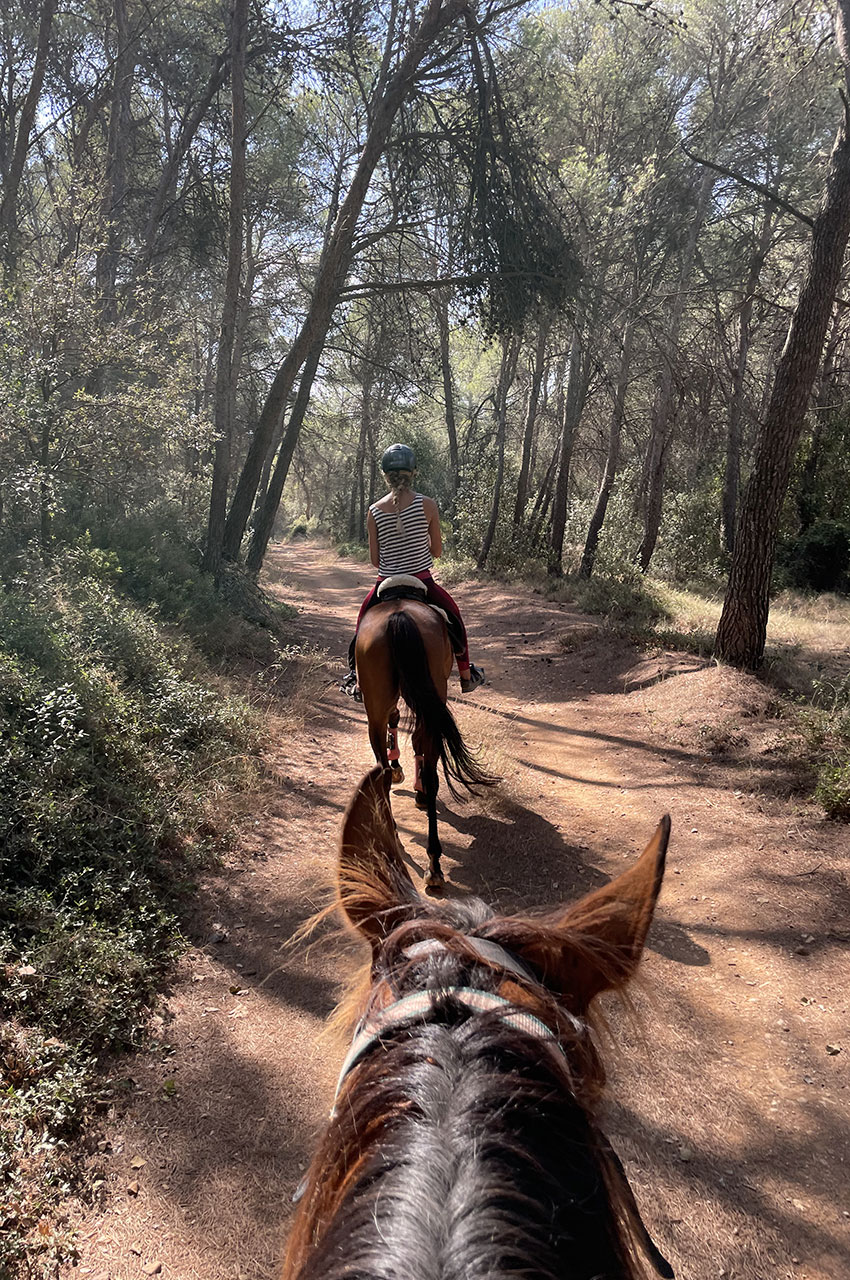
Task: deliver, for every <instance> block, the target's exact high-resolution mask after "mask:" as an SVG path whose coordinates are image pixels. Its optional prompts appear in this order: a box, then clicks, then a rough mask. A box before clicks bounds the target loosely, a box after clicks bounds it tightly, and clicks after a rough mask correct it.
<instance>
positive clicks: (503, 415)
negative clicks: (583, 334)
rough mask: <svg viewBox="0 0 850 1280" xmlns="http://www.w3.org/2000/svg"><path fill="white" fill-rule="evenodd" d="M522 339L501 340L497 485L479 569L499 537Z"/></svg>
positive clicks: (497, 399)
mask: <svg viewBox="0 0 850 1280" xmlns="http://www.w3.org/2000/svg"><path fill="white" fill-rule="evenodd" d="M520 344H521V339H520V338H516V337H513V338H504V339H503V340H502V363H501V367H500V369H499V382H498V386H497V388H496V404H495V415H496V484H495V487H494V490H493V502H492V504H491V507H490V521H489V523H488V525H487V532H486V533H485V534H484V541H483V542H482V544H481V550H480V552H479V553H478V561H477V567H478V568H479V569H484V568H485V567H486V565H487V557H488V556H489V555H490V548H491V547H492V545H493V538H494V537H495V536H496V526H497V524H498V521H499V505H500V501H501V494H502V482H503V481H504V478H505V435H506V432H507V422H508V395H509V393H510V389H511V387H512V385H513V381H514V378H515V377H516V367H517V361H518V360H519V349H520Z"/></svg>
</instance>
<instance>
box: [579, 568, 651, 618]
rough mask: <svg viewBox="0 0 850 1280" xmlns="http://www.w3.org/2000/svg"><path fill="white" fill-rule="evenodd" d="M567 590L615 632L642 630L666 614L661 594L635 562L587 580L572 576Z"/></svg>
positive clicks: (581, 606)
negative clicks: (598, 615)
mask: <svg viewBox="0 0 850 1280" xmlns="http://www.w3.org/2000/svg"><path fill="white" fill-rule="evenodd" d="M567 591H568V593H569V598H570V599H571V600H573V601H574V602H575V603H576V604H577V605H578V607H579V608H580V609H583V610H584V611H585V612H586V613H595V614H602V615H603V616H604V617H605V619H606V622H607V623H608V624H609V625H610V626H612V627H613V628H615V629H616V630H618V631H625V632H628V633H632V632H645V631H647V630H648V629H650V628H651V627H652V626H654V624H655V623H657V622H660V621H662V620H664V619H666V618H667V617H669V614H668V613H667V611H666V609H665V607H664V604H663V601H662V600H661V597H660V594H659V593H658V592H657V591H656V590H655V589H654V587H653V586H652V584H651V583H650V582H648V581H647V579H646V578H645V577H644V576H643V574H641V573H640V572H639V571H638V569H637V568H636V567H635V566H634V565H629V566H627V567H623V568H621V569H620V570H619V572H616V573H597V574H594V576H593V577H592V578H590V579H589V580H588V581H584V580H582V579H573V580H572V581H571V583H570V584H569V586H568V588H567Z"/></svg>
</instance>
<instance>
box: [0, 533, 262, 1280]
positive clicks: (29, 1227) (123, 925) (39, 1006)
mask: <svg viewBox="0 0 850 1280" xmlns="http://www.w3.org/2000/svg"><path fill="white" fill-rule="evenodd" d="M115 576H116V565H115V563H114V557H112V556H110V555H108V554H104V553H102V552H100V551H98V550H96V549H93V548H91V547H84V548H82V549H77V550H75V551H69V552H66V553H64V554H63V555H61V556H59V557H57V558H56V559H55V560H54V561H53V562H52V563H51V564H49V565H47V566H45V565H43V564H41V563H39V562H37V561H32V562H27V561H26V560H25V559H20V558H19V559H18V560H17V561H16V563H15V564H14V565H13V566H12V565H10V566H8V567H7V572H6V580H5V584H4V585H5V590H3V591H2V592H0V976H2V982H0V1017H2V1018H3V1019H5V1025H6V1030H5V1032H4V1036H5V1039H4V1040H3V1041H2V1043H0V1096H1V1097H2V1102H1V1103H0V1134H2V1137H0V1164H2V1166H3V1172H4V1174H5V1175H6V1180H7V1182H9V1181H11V1185H12V1186H13V1189H14V1186H15V1185H16V1179H17V1181H18V1182H21V1180H22V1179H23V1180H24V1181H26V1180H29V1181H30V1182H32V1184H33V1185H32V1187H31V1188H30V1190H29V1191H28V1193H27V1196H28V1207H27V1208H26V1211H19V1210H17V1209H13V1210H12V1212H13V1214H14V1221H13V1222H12V1223H6V1224H5V1226H6V1228H7V1231H6V1232H5V1233H4V1232H3V1231H0V1237H2V1238H3V1239H4V1240H5V1241H6V1244H5V1245H4V1249H7V1253H8V1249H11V1254H9V1255H8V1256H7V1257H5V1258H2V1259H0V1272H2V1270H3V1266H4V1265H5V1266H7V1267H11V1266H12V1265H13V1264H14V1265H15V1266H16V1265H17V1263H15V1256H16V1252H17V1253H20V1252H21V1250H24V1251H25V1252H27V1257H28V1263H27V1265H28V1266H29V1268H30V1274H35V1273H37V1271H38V1268H36V1272H33V1266H34V1265H35V1264H34V1263H33V1257H34V1256H36V1255H37V1256H39V1257H40V1258H41V1263H43V1269H42V1272H41V1273H42V1274H47V1273H48V1272H49V1270H50V1267H52V1266H54V1264H55V1261H56V1257H57V1256H58V1254H57V1250H58V1251H59V1253H61V1252H62V1250H63V1249H65V1250H66V1252H67V1247H66V1245H61V1247H60V1242H59V1239H60V1238H59V1237H58V1236H57V1235H56V1232H55V1231H54V1230H53V1228H52V1227H51V1228H49V1229H48V1228H46V1227H43V1228H40V1227H39V1222H40V1221H41V1218H40V1214H41V1209H40V1208H39V1203H40V1200H39V1197H41V1199H42V1200H44V1202H45V1204H47V1203H48V1202H49V1201H50V1200H51V1196H52V1195H53V1190H52V1188H54V1184H57V1179H59V1181H60V1182H61V1181H62V1179H63V1178H65V1173H62V1172H61V1169H64V1168H65V1163H66V1162H65V1159H64V1156H62V1158H61V1159H60V1155H61V1152H62V1151H64V1150H65V1147H64V1145H63V1144H66V1143H67V1141H68V1140H69V1138H70V1135H71V1133H72V1131H74V1129H75V1126H76V1125H77V1124H78V1122H79V1119H80V1117H81V1116H82V1113H83V1108H84V1102H85V1097H86V1096H87V1092H88V1090H89V1083H88V1079H89V1073H90V1071H91V1064H92V1063H93V1062H94V1061H95V1060H96V1059H97V1057H98V1056H99V1055H101V1054H102V1053H104V1052H105V1051H107V1050H116V1049H120V1048H122V1047H127V1046H132V1045H135V1044H138V1043H139V1039H140V1036H141V1035H142V1028H143V1026H144V1022H145V1018H146V1014H147V1010H148V1009H149V1008H150V1006H151V1004H152V1002H153V1001H154V999H155V997H156V993H157V991H158V989H159V988H160V986H161V983H162V979H163V976H164V974H165V973H166V971H167V969H168V967H169V966H170V964H171V963H172V960H173V957H174V955H175V950H176V947H177V946H178V945H179V940H180V927H179V911H180V901H181V896H182V895H185V892H186V890H187V888H188V887H190V885H191V882H192V877H193V876H194V875H195V873H196V870H197V868H198V866H199V865H200V864H201V862H202V861H204V860H206V859H208V858H209V856H210V853H211V852H212V850H213V849H214V848H215V846H216V842H217V841H218V840H219V839H220V837H221V836H222V835H223V826H222V819H221V818H220V817H219V816H218V814H217V810H218V809H220V808H221V799H222V795H223V793H224V791H225V790H227V789H229V788H230V787H232V786H234V785H236V784H238V783H240V782H241V781H244V780H246V779H247V778H249V777H250V776H251V762H252V759H253V755H254V752H255V747H256V729H255V726H254V723H253V718H252V716H251V714H250V712H249V710H248V708H247V707H246V706H245V705H244V704H243V703H241V702H239V701H237V700H235V699H232V698H225V697H223V696H222V695H221V694H220V693H217V692H214V691H213V690H212V689H210V688H209V687H208V686H207V685H206V684H205V683H203V681H202V680H201V679H200V678H199V674H198V673H199V672H201V671H202V670H203V662H202V659H201V658H200V656H199V655H198V653H197V652H196V651H195V650H194V649H193V648H192V647H191V646H190V645H189V644H188V643H187V642H185V641H183V640H178V639H176V638H175V636H174V635H172V634H168V633H167V632H165V631H164V630H163V629H162V627H161V626H160V625H159V624H158V622H157V621H156V620H155V619H154V617H152V615H151V614H150V613H149V612H146V611H145V610H143V609H140V608H138V607H137V606H136V605H134V604H132V603H130V602H129V601H128V600H127V599H126V598H124V597H122V596H121V595H119V594H118V592H117V591H116V589H115V587H114V586H113V585H112V579H113V578H114V577H115ZM23 1060H25V1061H26V1063H27V1064H28V1066H27V1068H26V1071H23V1068H22V1067H21V1062H22V1061H23ZM51 1144H52V1145H51ZM57 1144H58V1145H57ZM16 1152H17V1153H18V1155H17V1156H16V1155H15V1153H16ZM27 1153H29V1154H27ZM45 1153H47V1154H45ZM36 1156H38V1158H37V1159H36V1158H35V1157H36ZM54 1156H56V1159H55V1160H54V1158H53V1157H54ZM48 1157H49V1158H48ZM20 1160H24V1161H26V1162H28V1163H26V1166H25V1168H24V1166H21V1164H20ZM16 1161H17V1163H16ZM57 1162H58V1163H57ZM60 1166H61V1169H60ZM22 1168H24V1173H25V1174H26V1177H24V1173H22V1172H21V1170H22ZM60 1174H61V1176H60ZM66 1181H67V1179H66ZM57 1185H58V1184H57ZM63 1185H64V1184H63ZM12 1229H14V1230H13V1232H12V1235H11V1236H10V1235H8V1231H9V1230H12ZM10 1240H11V1241H12V1244H9V1243H8V1242H9V1241H10ZM25 1240H26V1242H27V1243H26V1247H25V1245H24V1243H23V1242H24V1241H25ZM15 1242H17V1243H15ZM7 1246H8V1248H7ZM33 1251H34V1252H33ZM10 1258H11V1262H10ZM41 1263H39V1267H40V1266H41Z"/></svg>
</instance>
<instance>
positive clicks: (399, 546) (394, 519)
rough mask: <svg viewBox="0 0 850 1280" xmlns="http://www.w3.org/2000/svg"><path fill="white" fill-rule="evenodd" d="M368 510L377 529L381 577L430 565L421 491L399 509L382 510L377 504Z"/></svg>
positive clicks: (431, 560) (420, 570)
mask: <svg viewBox="0 0 850 1280" xmlns="http://www.w3.org/2000/svg"><path fill="white" fill-rule="evenodd" d="M369 510H370V511H371V512H372V516H373V518H374V521H375V525H376V527H377V530H378V559H379V564H378V572H379V573H380V574H382V575H383V577H385V578H387V577H389V576H390V575H391V574H393V573H423V572H424V571H425V570H426V569H430V568H431V566H432V565H433V563H434V559H433V556H432V555H431V538H430V535H429V533H428V518H427V516H426V515H425V507H424V505H423V503H422V494H421V493H417V494H415V495H414V498H413V501H412V502H411V503H410V505H409V506H408V507H405V509H404V511H401V512H396V511H382V510H381V508H380V507H378V506H377V505H376V506H372V507H370V508H369Z"/></svg>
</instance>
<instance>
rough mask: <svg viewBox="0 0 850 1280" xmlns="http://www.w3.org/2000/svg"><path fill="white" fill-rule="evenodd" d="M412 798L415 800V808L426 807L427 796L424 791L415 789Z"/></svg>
mask: <svg viewBox="0 0 850 1280" xmlns="http://www.w3.org/2000/svg"><path fill="white" fill-rule="evenodd" d="M413 798H414V800H415V801H416V808H417V809H427V808H428V797H427V796H426V795H425V792H424V791H416V792H414V796H413Z"/></svg>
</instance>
